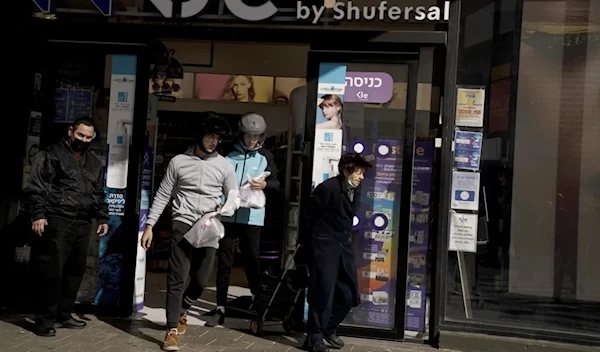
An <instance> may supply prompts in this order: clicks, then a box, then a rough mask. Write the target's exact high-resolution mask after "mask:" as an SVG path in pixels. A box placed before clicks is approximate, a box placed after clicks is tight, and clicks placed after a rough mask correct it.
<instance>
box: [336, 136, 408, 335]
mask: <svg viewBox="0 0 600 352" xmlns="http://www.w3.org/2000/svg"><path fill="white" fill-rule="evenodd" d="M402 145H403V142H402V140H366V141H364V142H361V141H356V142H355V143H354V145H353V150H363V151H364V152H363V153H362V154H363V155H366V157H367V158H368V159H371V160H372V161H371V163H372V164H373V169H372V170H371V171H370V174H369V175H368V177H367V178H365V180H364V181H363V185H362V194H361V204H360V205H359V208H358V209H359V210H358V214H357V215H356V216H357V223H356V227H355V229H356V230H357V237H356V248H357V249H356V254H355V255H356V266H357V269H358V273H357V274H358V290H359V293H360V295H361V301H362V302H361V304H360V305H359V306H358V307H356V308H354V309H353V310H352V312H351V313H350V314H349V315H348V317H347V318H346V320H344V323H345V324H353V325H366V326H378V327H383V328H393V327H394V324H395V318H394V316H395V309H396V306H395V304H396V263H397V260H398V258H397V255H396V254H397V251H398V236H397V235H398V234H397V233H395V230H394V229H395V228H398V226H399V221H400V202H398V199H399V198H400V192H401V181H402V152H401V151H402Z"/></svg>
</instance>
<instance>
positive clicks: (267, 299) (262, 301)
mask: <svg viewBox="0 0 600 352" xmlns="http://www.w3.org/2000/svg"><path fill="white" fill-rule="evenodd" d="M299 248H300V245H297V246H296V249H295V250H294V252H293V254H292V255H291V256H289V257H288V259H287V260H286V263H285V266H284V269H283V272H281V274H280V275H275V274H272V273H264V274H263V275H262V277H261V283H260V291H259V293H258V295H257V296H256V297H255V298H254V303H253V305H252V310H254V311H255V314H256V315H255V317H254V318H253V319H252V321H251V323H250V330H251V331H252V333H253V334H254V335H256V336H260V335H261V334H262V331H263V327H264V326H265V324H268V325H278V324H282V325H283V328H284V330H285V331H286V332H291V331H293V330H294V316H293V313H294V307H296V303H297V302H298V298H299V297H300V296H301V293H302V291H303V289H304V288H305V287H304V286H306V285H300V286H301V287H298V286H299V285H298V283H299V282H302V281H306V280H298V279H294V278H293V277H292V276H291V275H290V272H291V271H292V270H290V268H291V267H293V266H294V265H293V261H294V258H295V257H296V253H298V249H299ZM301 270H304V271H305V272H306V267H304V266H302V267H301V266H297V267H296V268H295V270H293V271H294V272H296V273H298V272H300V271H301Z"/></svg>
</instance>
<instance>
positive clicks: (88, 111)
mask: <svg viewBox="0 0 600 352" xmlns="http://www.w3.org/2000/svg"><path fill="white" fill-rule="evenodd" d="M92 96H93V91H92V90H91V89H87V88H72V89H71V90H70V92H69V111H68V117H67V122H73V121H75V120H76V119H78V118H80V117H91V116H92Z"/></svg>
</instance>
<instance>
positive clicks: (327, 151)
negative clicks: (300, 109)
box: [312, 63, 346, 189]
mask: <svg viewBox="0 0 600 352" xmlns="http://www.w3.org/2000/svg"><path fill="white" fill-rule="evenodd" d="M345 78H346V66H345V65H340V64H332V63H322V64H321V66H320V67H319V83H318V91H317V120H316V128H317V129H316V131H315V132H316V133H315V147H314V154H313V155H314V163H313V179H312V186H313V189H314V188H315V187H317V186H318V185H319V184H320V183H321V182H323V181H325V180H327V179H329V178H331V177H334V176H337V173H338V172H337V166H338V162H339V161H340V158H341V156H342V152H343V145H344V140H343V132H342V127H343V126H342V109H343V102H344V90H345Z"/></svg>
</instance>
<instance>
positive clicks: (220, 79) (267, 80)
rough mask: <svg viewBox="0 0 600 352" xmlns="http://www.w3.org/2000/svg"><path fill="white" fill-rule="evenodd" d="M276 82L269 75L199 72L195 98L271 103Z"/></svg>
mask: <svg viewBox="0 0 600 352" xmlns="http://www.w3.org/2000/svg"><path fill="white" fill-rule="evenodd" d="M274 84H275V79H274V78H273V77H267V76H249V75H219V74H212V73H197V74H196V85H195V87H194V98H196V99H201V100H233V101H238V102H241V103H271V102H273V87H274Z"/></svg>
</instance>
